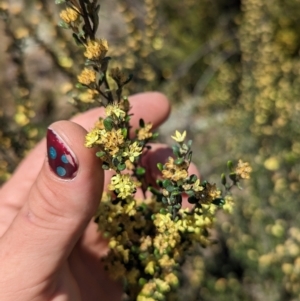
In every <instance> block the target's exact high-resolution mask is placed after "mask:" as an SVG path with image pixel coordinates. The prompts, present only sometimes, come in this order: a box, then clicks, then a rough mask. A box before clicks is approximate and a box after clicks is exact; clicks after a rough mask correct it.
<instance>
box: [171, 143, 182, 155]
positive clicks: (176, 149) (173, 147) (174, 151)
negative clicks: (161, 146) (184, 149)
mask: <svg viewBox="0 0 300 301" xmlns="http://www.w3.org/2000/svg"><path fill="white" fill-rule="evenodd" d="M172 150H173V154H174V155H175V156H176V157H179V156H180V148H179V146H178V145H173V146H172Z"/></svg>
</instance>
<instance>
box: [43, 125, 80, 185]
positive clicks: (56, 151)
mask: <svg viewBox="0 0 300 301" xmlns="http://www.w3.org/2000/svg"><path fill="white" fill-rule="evenodd" d="M47 153H48V162H49V165H50V168H51V169H52V171H53V172H54V173H55V174H56V175H57V176H59V177H60V178H63V179H72V178H74V177H75V176H76V173H77V170H78V163H77V160H76V157H75V155H74V153H73V152H72V150H71V149H70V148H69V147H68V146H67V145H66V143H65V142H64V141H63V140H62V139H61V138H60V136H59V135H58V134H57V133H55V132H54V131H53V130H52V129H48V131H47Z"/></svg>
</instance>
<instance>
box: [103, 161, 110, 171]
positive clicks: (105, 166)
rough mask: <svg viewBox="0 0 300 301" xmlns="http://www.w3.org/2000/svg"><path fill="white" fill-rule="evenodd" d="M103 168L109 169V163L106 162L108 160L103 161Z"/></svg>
mask: <svg viewBox="0 0 300 301" xmlns="http://www.w3.org/2000/svg"><path fill="white" fill-rule="evenodd" d="M102 169H103V170H109V164H108V163H106V162H103V164H102Z"/></svg>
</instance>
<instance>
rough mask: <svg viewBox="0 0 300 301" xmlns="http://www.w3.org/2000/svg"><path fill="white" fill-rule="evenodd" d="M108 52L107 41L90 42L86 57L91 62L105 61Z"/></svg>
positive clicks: (86, 49)
mask: <svg viewBox="0 0 300 301" xmlns="http://www.w3.org/2000/svg"><path fill="white" fill-rule="evenodd" d="M107 50H108V44H107V41H106V40H94V41H91V40H89V41H88V43H87V45H86V48H85V52H84V56H85V57H86V58H88V59H90V60H98V59H103V58H104V57H105V55H106V53H107Z"/></svg>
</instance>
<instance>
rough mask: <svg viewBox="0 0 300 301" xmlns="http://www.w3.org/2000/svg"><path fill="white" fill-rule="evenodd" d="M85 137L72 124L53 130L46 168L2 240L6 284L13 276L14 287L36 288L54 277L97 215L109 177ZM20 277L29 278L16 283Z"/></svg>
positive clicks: (0, 250) (49, 135) (56, 125)
mask: <svg viewBox="0 0 300 301" xmlns="http://www.w3.org/2000/svg"><path fill="white" fill-rule="evenodd" d="M85 134H86V131H85V130H84V129H83V128H82V127H81V126H79V125H77V124H75V123H72V122H70V121H60V122H57V123H54V124H52V125H51V126H50V128H49V129H48V132H47V154H48V155H47V157H46V160H45V162H44V164H43V167H42V169H41V171H40V173H39V175H38V177H37V179H36V181H35V183H34V184H33V186H32V188H31V190H30V193H29V195H28V200H27V202H26V203H25V204H24V206H23V207H22V209H21V210H20V212H19V213H18V215H17V216H16V218H15V220H14V221H13V223H12V224H11V226H10V227H9V228H8V230H7V231H6V233H5V234H4V235H3V237H2V238H1V240H0V261H1V274H2V273H6V274H5V275H6V277H5V278H6V280H8V278H9V276H10V275H11V277H12V278H14V279H11V280H12V281H13V283H16V281H22V282H19V283H23V284H24V286H26V285H30V284H29V283H28V282H29V281H30V283H31V284H32V285H36V281H39V280H38V278H39V279H43V280H45V279H47V278H48V277H49V276H50V275H53V273H55V272H56V270H57V269H59V267H61V265H62V263H63V262H64V261H65V260H66V259H67V258H68V256H69V254H70V252H71V251H72V249H73V247H74V246H75V244H76V242H77V241H78V239H79V238H80V236H81V235H82V234H83V232H84V230H85V228H86V226H87V224H88V223H89V221H90V219H91V218H92V216H93V214H94V213H95V210H96V208H97V205H98V203H99V200H100V197H101V194H102V190H103V180H104V174H103V170H102V168H101V166H100V162H99V159H98V158H97V157H96V156H95V154H94V152H93V150H91V149H87V148H85V147H84V137H85ZM33 163H34V162H33ZM24 177H26V175H24ZM16 189H17V187H16ZM13 267H17V269H18V273H17V274H16V273H14V272H13V270H15V269H14V268H13ZM5 270H6V271H5ZM16 275H17V278H19V277H24V279H21V280H20V279H18V280H16Z"/></svg>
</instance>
